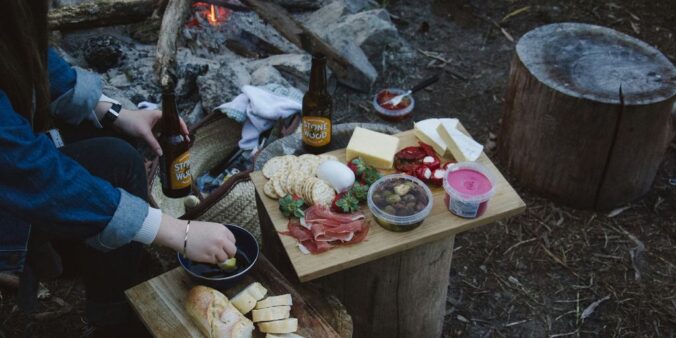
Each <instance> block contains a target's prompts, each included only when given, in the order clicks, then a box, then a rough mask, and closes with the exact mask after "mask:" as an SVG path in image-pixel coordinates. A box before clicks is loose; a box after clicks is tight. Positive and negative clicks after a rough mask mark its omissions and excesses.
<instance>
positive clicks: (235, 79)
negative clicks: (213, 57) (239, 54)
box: [197, 61, 251, 112]
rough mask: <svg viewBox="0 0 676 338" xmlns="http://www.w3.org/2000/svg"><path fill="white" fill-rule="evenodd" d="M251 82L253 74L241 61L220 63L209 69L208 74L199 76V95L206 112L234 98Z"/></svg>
mask: <svg viewBox="0 0 676 338" xmlns="http://www.w3.org/2000/svg"><path fill="white" fill-rule="evenodd" d="M248 84H251V76H250V75H249V72H248V71H247V69H246V67H245V65H244V63H243V62H241V61H230V62H224V63H221V64H220V67H218V68H217V69H209V71H208V72H207V74H205V75H203V76H198V77H197V87H198V89H199V96H200V98H201V99H202V107H203V108H204V111H205V112H211V111H213V109H214V108H215V107H217V106H219V105H221V104H223V103H226V102H228V101H230V100H232V99H234V98H235V97H236V96H237V95H239V94H240V93H241V88H242V86H245V85H248Z"/></svg>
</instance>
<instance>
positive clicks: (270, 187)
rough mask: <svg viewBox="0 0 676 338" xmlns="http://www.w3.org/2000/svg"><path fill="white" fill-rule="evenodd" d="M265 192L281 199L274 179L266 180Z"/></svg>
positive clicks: (269, 195) (271, 196)
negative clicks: (274, 184)
mask: <svg viewBox="0 0 676 338" xmlns="http://www.w3.org/2000/svg"><path fill="white" fill-rule="evenodd" d="M263 192H264V193H265V195H266V196H268V197H270V198H272V199H274V200H276V199H279V196H278V195H277V193H276V192H275V187H274V186H273V184H272V181H267V182H265V185H264V186H263Z"/></svg>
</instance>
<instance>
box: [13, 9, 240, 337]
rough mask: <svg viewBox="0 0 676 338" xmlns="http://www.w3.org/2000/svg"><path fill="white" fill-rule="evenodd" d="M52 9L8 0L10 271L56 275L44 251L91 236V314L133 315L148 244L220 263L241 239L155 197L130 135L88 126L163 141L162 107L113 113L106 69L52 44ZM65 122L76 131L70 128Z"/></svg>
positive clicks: (100, 319) (117, 318) (117, 322)
mask: <svg viewBox="0 0 676 338" xmlns="http://www.w3.org/2000/svg"><path fill="white" fill-rule="evenodd" d="M47 9H48V4H47V1H46V0H7V1H3V9H2V11H0V27H1V29H0V74H1V76H0V271H19V272H20V273H21V275H20V276H21V284H24V277H25V276H26V279H29V278H28V276H29V275H30V273H33V274H34V275H35V276H38V277H44V275H49V272H45V271H42V270H41V264H42V263H41V260H40V259H37V258H36V257H39V256H40V254H41V253H45V252H53V251H54V250H55V249H54V248H55V247H56V246H53V245H52V244H53V243H57V242H58V243H62V241H67V242H66V243H69V244H67V245H65V247H68V248H73V247H78V246H79V247H80V249H81V251H78V254H77V258H78V260H79V261H80V262H79V263H78V265H79V266H80V267H81V268H82V269H83V270H84V271H83V282H84V286H85V292H86V297H87V302H86V309H85V313H86V316H87V321H88V323H89V324H90V325H93V326H95V327H103V328H112V327H117V326H124V325H125V323H127V322H128V321H129V320H130V318H133V317H132V316H133V315H132V314H131V311H130V307H129V305H128V304H127V303H126V301H125V298H124V294H123V292H124V290H125V289H127V288H129V287H131V286H133V285H134V284H136V283H138V282H140V281H142V278H141V277H140V276H142V275H143V274H144V272H145V270H147V268H145V267H143V266H142V265H141V264H140V263H139V262H140V261H142V259H141V257H142V253H143V245H146V244H151V243H152V244H155V245H160V246H164V247H168V248H171V249H173V250H176V251H179V252H183V253H184V254H186V255H187V257H188V258H190V259H192V260H194V261H200V262H207V263H216V262H222V261H224V260H226V259H227V258H229V257H233V256H234V254H235V252H236V247H235V245H236V243H235V238H234V236H233V234H232V233H231V232H230V231H229V230H227V228H226V227H224V226H223V225H222V224H217V223H211V222H198V221H192V222H190V223H189V222H187V221H184V220H178V219H176V218H174V217H171V216H169V215H167V214H163V213H162V212H161V211H160V210H158V209H155V208H152V207H150V206H149V205H148V203H147V202H146V200H147V182H146V172H145V166H144V164H143V159H142V158H141V156H140V155H139V153H138V151H136V149H135V148H134V147H132V146H131V145H130V144H129V143H127V142H126V141H124V140H122V139H121V138H118V137H93V138H92V137H90V136H91V135H90V136H83V135H84V134H86V133H83V134H77V130H80V129H82V130H88V129H98V130H103V131H106V130H108V131H111V130H112V131H115V132H116V133H118V134H121V135H125V136H128V137H132V138H139V139H141V140H144V141H145V142H147V143H148V145H149V146H150V147H151V148H152V149H153V150H154V151H155V152H156V153H157V154H158V155H160V154H161V152H162V150H161V147H160V145H159V143H158V141H157V140H156V139H155V137H154V135H153V132H152V127H153V126H154V125H155V124H156V123H157V122H158V120H159V119H160V118H161V112H159V111H156V110H153V111H132V110H125V109H122V110H121V111H119V117H118V118H117V119H116V120H114V121H112V120H111V121H112V122H111V121H108V122H106V121H105V118H104V117H105V116H106V114H107V113H108V110H109V109H111V107H112V106H113V104H114V103H113V101H114V100H112V99H109V98H107V97H106V96H105V95H103V93H102V90H101V88H102V85H101V78H100V77H99V76H98V75H97V74H94V73H90V72H87V71H84V70H82V69H79V68H74V67H71V66H70V65H68V64H67V63H66V62H65V61H64V60H63V59H62V58H61V57H60V56H59V55H58V54H57V53H56V52H55V51H54V50H53V49H50V48H48V32H47ZM55 125H62V126H65V125H68V126H69V127H64V128H63V130H74V131H75V134H73V135H63V136H62V137H59V135H60V134H59V133H54V130H53V129H52V128H53V127H54V126H55ZM182 129H183V132H184V133H185V135H186V136H188V130H187V128H186V126H185V123H182ZM63 139H65V140H66V141H65V142H61V141H63ZM68 140H71V141H70V142H69V141H68ZM61 143H65V144H64V145H63V146H61V147H57V146H60V145H61ZM34 258H35V259H34ZM29 272H30V273H29ZM57 272H58V271H57Z"/></svg>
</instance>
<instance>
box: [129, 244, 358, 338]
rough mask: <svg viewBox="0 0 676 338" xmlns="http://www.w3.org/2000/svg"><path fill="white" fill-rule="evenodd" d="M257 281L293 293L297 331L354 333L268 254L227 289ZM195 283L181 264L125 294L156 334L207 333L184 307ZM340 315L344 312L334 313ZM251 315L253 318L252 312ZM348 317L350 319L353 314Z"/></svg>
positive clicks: (315, 334)
mask: <svg viewBox="0 0 676 338" xmlns="http://www.w3.org/2000/svg"><path fill="white" fill-rule="evenodd" d="M253 282H259V283H261V284H262V285H263V286H264V287H265V288H266V289H268V296H277V295H282V294H286V293H290V294H291V297H292V299H293V306H291V317H294V318H298V332H297V334H299V335H301V336H303V337H340V336H341V335H345V334H346V333H345V330H348V333H349V334H350V335H351V330H352V328H351V322H350V323H349V326H350V327H349V328H345V327H344V326H348V325H343V327H341V328H339V329H338V330H339V331H341V333H342V334H338V333H337V332H336V329H334V328H333V327H332V326H331V325H330V323H329V321H333V320H332V319H333V318H332V319H326V318H324V317H322V316H321V315H320V313H319V311H318V310H316V309H315V308H314V307H313V306H311V305H310V304H309V303H308V302H307V301H306V300H305V299H304V298H303V296H301V293H300V292H298V291H297V290H296V289H294V288H293V287H292V286H291V284H289V282H288V281H287V280H286V279H285V278H284V277H283V276H282V275H281V273H280V272H279V271H277V270H276V269H275V268H274V267H273V266H272V264H270V262H269V261H268V260H267V259H266V258H265V257H264V256H260V257H259V258H258V261H257V262H256V266H255V267H254V268H253V269H252V270H251V272H250V273H249V275H248V276H246V277H245V278H244V280H243V281H241V282H240V283H239V284H238V285H237V286H235V287H233V288H230V289H228V290H225V292H224V293H225V295H226V296H228V298H230V297H232V296H234V295H236V294H237V293H238V292H239V291H241V290H242V289H244V288H245V287H246V286H248V285H249V284H251V283H253ZM195 285H196V284H195V283H194V282H193V281H192V280H191V279H190V277H189V276H188V274H187V273H186V272H185V271H184V270H183V268H181V267H177V268H176V269H173V270H171V271H168V272H165V273H164V274H162V275H159V276H157V277H155V278H153V279H150V280H148V281H146V282H143V283H141V284H139V285H136V286H134V287H133V288H131V289H129V290H127V291H125V294H126V296H127V298H128V299H129V301H130V303H131V304H132V307H133V308H134V310H135V311H136V312H137V313H138V315H139V317H140V318H141V320H142V321H143V323H144V324H145V325H146V327H147V328H148V330H149V331H150V332H151V333H152V334H153V336H155V337H203V335H202V333H201V332H200V331H199V329H198V328H197V326H195V325H194V324H193V322H192V319H190V317H189V316H188V313H187V312H186V311H185V308H184V302H185V298H186V296H187V294H188V290H190V288H192V287H193V286H195ZM337 316H340V314H338V315H332V317H337ZM345 316H347V315H345ZM247 317H248V318H249V319H251V315H250V314H249V315H247ZM347 321H350V320H349V316H347ZM253 336H254V337H264V336H265V334H263V333H260V332H259V331H258V327H256V330H255V331H254V335H253Z"/></svg>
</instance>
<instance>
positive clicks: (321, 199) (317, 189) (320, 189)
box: [312, 180, 336, 206]
mask: <svg viewBox="0 0 676 338" xmlns="http://www.w3.org/2000/svg"><path fill="white" fill-rule="evenodd" d="M334 197H336V192H335V191H334V190H333V188H331V186H330V185H328V184H327V183H326V182H324V181H322V180H318V181H317V183H315V185H314V187H312V200H313V201H314V203H315V204H320V205H323V206H330V205H331V203H332V202H333V198H334Z"/></svg>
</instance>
